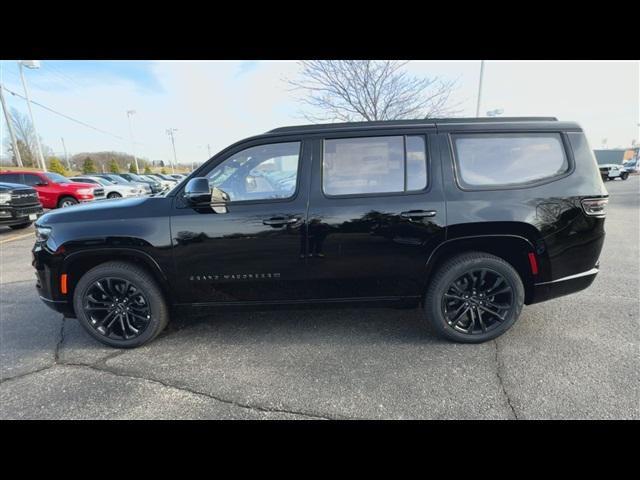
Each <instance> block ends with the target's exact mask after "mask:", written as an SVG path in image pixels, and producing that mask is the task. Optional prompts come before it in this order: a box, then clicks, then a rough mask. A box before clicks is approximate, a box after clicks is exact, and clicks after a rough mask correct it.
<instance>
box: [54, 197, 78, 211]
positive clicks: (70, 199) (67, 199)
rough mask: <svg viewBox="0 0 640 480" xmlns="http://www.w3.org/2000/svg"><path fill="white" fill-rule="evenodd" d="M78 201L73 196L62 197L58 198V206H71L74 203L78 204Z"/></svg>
mask: <svg viewBox="0 0 640 480" xmlns="http://www.w3.org/2000/svg"><path fill="white" fill-rule="evenodd" d="M77 203H78V200H76V199H75V198H73V197H62V198H61V199H60V200H58V208H66V207H70V206H72V205H76V204H77Z"/></svg>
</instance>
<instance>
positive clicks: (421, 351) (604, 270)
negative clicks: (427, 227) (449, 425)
mask: <svg viewBox="0 0 640 480" xmlns="http://www.w3.org/2000/svg"><path fill="white" fill-rule="evenodd" d="M607 188H608V190H609V193H610V195H611V199H610V205H609V213H608V217H607V222H606V230H607V241H606V242H605V248H604V251H603V254H602V257H601V273H600V275H599V276H598V278H597V279H596V281H595V282H594V284H593V285H592V286H591V287H590V288H589V289H588V290H586V291H583V292H580V293H578V294H576V295H572V296H568V297H564V298H560V299H556V300H553V301H551V302H547V303H543V304H538V305H531V306H526V307H525V308H524V310H523V313H522V316H521V318H520V320H519V321H518V322H517V323H516V325H515V326H514V327H513V328H512V329H511V330H510V331H509V332H507V333H506V334H505V335H503V336H502V337H500V338H498V339H497V340H496V341H492V342H488V343H485V344H481V345H459V344H453V343H448V342H446V341H443V340H440V339H438V338H437V337H435V336H434V334H433V332H432V331H431V330H430V329H429V327H428V326H427V325H426V324H425V323H424V320H423V319H422V317H421V312H420V311H419V310H393V309H357V308H353V309H344V308H341V309H336V308H332V309H317V310H279V311H264V312H229V313H224V314H217V315H215V316H211V317H208V318H207V317H203V316H198V317H191V318H189V317H180V318H174V319H173V320H172V322H171V323H170V325H169V327H168V328H167V330H166V331H165V332H163V334H161V335H160V336H159V337H158V338H157V339H156V340H155V341H154V342H152V343H151V344H150V345H147V346H145V347H142V348H139V349H135V350H114V349H110V348H107V347H104V346H102V345H101V344H99V343H97V342H95V341H94V340H92V339H91V338H90V337H89V336H88V335H87V334H86V333H84V330H83V329H82V328H81V327H80V325H79V324H78V323H77V321H76V320H74V319H66V320H64V319H63V318H62V317H61V316H60V315H59V314H56V313H55V312H53V311H52V310H50V309H48V308H47V307H46V306H45V305H44V304H42V302H41V301H40V300H39V299H38V296H37V294H36V291H35V287H34V280H35V277H34V273H33V271H32V267H31V253H30V249H31V246H32V244H33V239H32V238H31V237H28V238H21V239H16V240H14V241H6V240H7V239H9V240H10V239H11V238H12V237H14V236H18V235H22V234H23V233H28V231H27V232H25V231H20V232H19V233H18V232H14V231H12V230H9V229H6V228H4V227H0V298H1V300H0V382H1V383H0V418H2V419H134V418H140V419H357V418H367V419H413V418H424V419H515V418H517V419H546V418H551V419H582V418H591V419H626V418H634V419H638V418H640V390H639V388H640V387H639V386H640V355H639V353H640V350H639V342H638V339H639V338H638V337H639V336H640V328H638V327H639V326H640V302H639V295H638V293H639V292H640V238H639V236H640V217H639V214H638V212H639V211H640V176H634V177H631V178H630V179H629V180H627V181H626V182H621V181H616V182H611V183H607Z"/></svg>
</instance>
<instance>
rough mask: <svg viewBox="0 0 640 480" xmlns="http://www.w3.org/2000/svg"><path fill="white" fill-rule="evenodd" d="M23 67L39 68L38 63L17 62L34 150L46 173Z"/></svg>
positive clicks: (32, 61)
mask: <svg viewBox="0 0 640 480" xmlns="http://www.w3.org/2000/svg"><path fill="white" fill-rule="evenodd" d="M23 66H26V67H28V68H40V62H38V61H36V60H21V61H19V62H18V67H19V69H20V79H21V80H22V87H23V88H24V95H25V97H26V99H27V108H28V109H29V117H30V118H31V126H32V127H33V136H34V137H36V148H37V149H38V159H39V161H40V164H41V165H40V166H41V168H42V171H43V172H46V171H47V165H46V164H45V163H44V155H42V147H41V146H40V137H38V131H37V130H36V122H35V121H34V120H33V112H32V111H31V99H30V97H29V88H28V87H27V82H26V80H25V79H24V71H23V69H22V67H23Z"/></svg>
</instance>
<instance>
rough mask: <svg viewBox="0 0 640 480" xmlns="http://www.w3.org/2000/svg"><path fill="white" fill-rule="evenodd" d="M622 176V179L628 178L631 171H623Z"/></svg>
mask: <svg viewBox="0 0 640 480" xmlns="http://www.w3.org/2000/svg"><path fill="white" fill-rule="evenodd" d="M620 178H621V179H622V180H626V179H627V178H629V172H622V173H621V174H620Z"/></svg>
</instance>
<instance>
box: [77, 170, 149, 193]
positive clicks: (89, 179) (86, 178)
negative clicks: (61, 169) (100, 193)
mask: <svg viewBox="0 0 640 480" xmlns="http://www.w3.org/2000/svg"><path fill="white" fill-rule="evenodd" d="M69 180H71V181H73V182H84V183H95V184H97V185H101V186H102V187H103V188H104V196H105V198H111V199H113V198H124V197H139V196H141V195H144V194H145V190H144V189H143V188H142V187H140V186H138V185H135V184H133V185H132V186H128V185H120V184H117V183H113V182H110V181H109V180H107V179H106V178H102V177H94V176H91V175H79V176H77V177H71V178H70V179H69Z"/></svg>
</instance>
